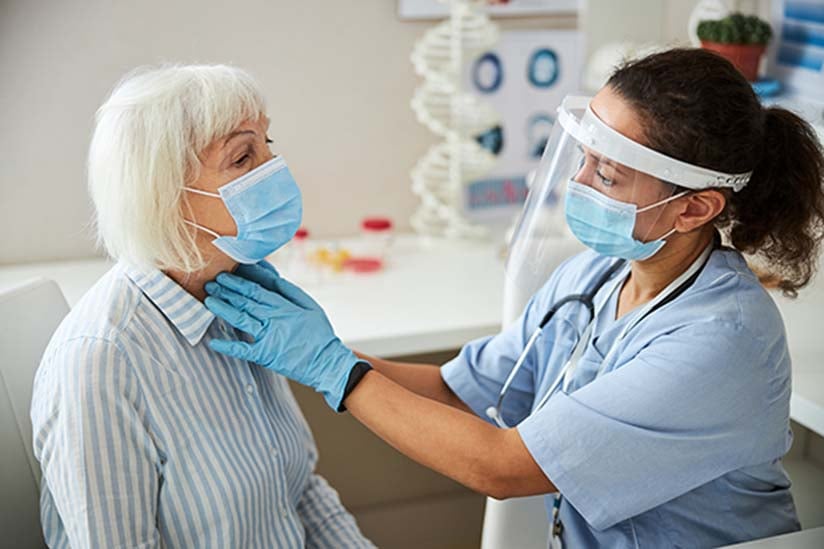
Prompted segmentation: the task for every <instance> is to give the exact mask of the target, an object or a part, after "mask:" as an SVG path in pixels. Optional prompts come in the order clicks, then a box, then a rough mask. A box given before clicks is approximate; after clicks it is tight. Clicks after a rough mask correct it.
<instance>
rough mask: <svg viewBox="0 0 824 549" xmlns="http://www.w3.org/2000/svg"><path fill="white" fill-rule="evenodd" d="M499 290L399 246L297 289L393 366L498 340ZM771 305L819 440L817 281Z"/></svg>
mask: <svg viewBox="0 0 824 549" xmlns="http://www.w3.org/2000/svg"><path fill="white" fill-rule="evenodd" d="M110 267H111V263H110V262H108V261H105V260H102V259H91V260H83V261H65V262H55V263H40V264H30V265H17V266H7V267H0V290H2V289H4V288H7V287H10V286H15V285H17V284H19V283H21V282H23V281H25V280H27V279H31V278H34V277H38V276H42V277H46V278H51V279H54V280H56V281H57V283H58V284H59V285H60V287H61V288H62V290H63V293H64V295H65V296H66V300H67V301H68V302H69V305H73V304H74V303H75V302H77V300H78V299H79V298H80V296H82V295H83V293H84V292H85V291H86V290H87V289H88V288H89V286H91V284H92V283H94V281H95V280H97V278H99V277H100V276H101V275H102V274H103V273H105V272H106V271H107V270H108V269H109V268H110ZM287 274H288V273H287ZM822 276H824V274H822ZM503 282H504V269H503V260H502V259H501V254H500V250H499V249H498V248H497V247H496V246H494V245H492V244H490V243H484V242H471V241H469V242H467V241H464V242H460V243H458V242H451V241H442V240H431V239H419V238H417V237H413V236H401V237H399V238H397V239H396V242H395V245H394V247H393V248H392V251H391V253H390V256H389V260H388V264H387V268H386V269H385V270H384V271H382V272H379V273H374V274H362V275H358V274H352V273H344V274H331V275H330V276H329V277H328V280H325V281H324V282H323V283H322V284H309V285H307V286H306V287H305V289H306V290H307V291H308V292H309V293H311V294H312V295H313V296H314V297H315V299H317V301H318V302H319V303H320V304H321V305H322V306H323V307H324V309H326V312H327V313H328V315H329V318H330V319H331V320H332V323H333V325H334V326H335V330H336V332H337V333H338V335H339V336H340V338H341V339H342V340H343V341H344V342H346V343H347V345H349V346H351V347H352V348H354V349H357V350H360V351H362V352H364V353H368V354H373V355H379V356H399V355H409V354H418V353H428V352H435V351H443V350H450V349H457V348H459V347H461V346H462V345H463V344H464V343H466V342H467V341H469V340H470V339H473V338H476V337H481V336H484V335H488V334H493V333H495V332H497V331H498V330H499V328H500V325H501V319H502V312H501V311H502V302H503ZM776 301H777V302H778V305H779V307H780V308H781V311H782V313H783V315H784V322H785V324H786V327H787V333H788V338H789V343H790V350H791V353H792V357H793V394H792V400H791V413H792V417H793V419H794V420H795V421H797V422H798V423H800V424H802V425H804V426H805V427H807V428H809V429H811V430H813V431H815V432H817V433H819V434H822V435H824V333H822V332H823V331H822V327H824V280H820V281H818V282H816V283H815V284H814V285H813V286H812V287H811V288H807V289H805V290H802V292H801V297H799V298H798V299H797V300H795V301H790V300H787V299H784V298H783V297H780V296H778V295H776Z"/></svg>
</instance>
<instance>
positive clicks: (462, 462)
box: [345, 371, 555, 499]
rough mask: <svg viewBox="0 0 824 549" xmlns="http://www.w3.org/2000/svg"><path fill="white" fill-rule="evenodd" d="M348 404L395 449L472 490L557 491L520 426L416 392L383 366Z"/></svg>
mask: <svg viewBox="0 0 824 549" xmlns="http://www.w3.org/2000/svg"><path fill="white" fill-rule="evenodd" d="M345 405H346V408H347V410H349V413H351V414H352V415H353V416H355V418H357V419H358V421H360V422H361V423H363V424H364V425H366V427H368V428H369V429H370V430H371V431H372V432H373V433H375V434H376V435H378V436H379V437H380V438H382V439H383V440H384V441H386V442H387V443H389V444H390V445H392V446H393V447H395V448H396V449H397V450H399V451H400V452H402V453H403V454H405V455H407V456H409V457H410V458H412V459H414V460H415V461H417V462H418V463H420V464H422V465H424V466H426V467H429V468H430V469H434V470H435V471H438V472H439V473H441V474H443V475H446V476H448V477H450V478H452V479H454V480H456V481H458V482H460V483H461V484H463V485H465V486H467V487H469V488H471V489H472V490H475V491H477V492H480V493H482V494H485V495H488V496H492V497H495V498H499V499H503V498H507V497H515V496H526V495H535V494H545V493H549V492H553V491H555V487H554V486H553V485H552V483H551V482H550V481H549V480H548V479H547V478H546V476H545V475H544V474H543V472H542V471H541V469H540V467H538V465H537V464H536V463H535V460H533V459H532V456H531V455H530V454H529V451H528V450H527V449H526V446H525V445H524V443H523V441H522V440H521V437H520V435H519V434H518V431H517V430H516V429H498V428H497V427H494V426H493V425H491V424H489V423H486V422H485V421H483V420H481V419H479V418H478V417H477V416H475V415H473V414H468V413H466V412H463V411H461V410H458V409H455V408H453V407H450V406H447V405H444V404H442V403H440V402H436V401H435V400H431V399H429V398H425V397H423V396H420V395H417V394H415V393H413V392H411V391H409V390H407V389H405V388H403V387H401V386H400V385H398V384H397V383H395V382H394V381H392V380H391V379H388V378H387V377H385V376H384V375H382V374H381V373H380V372H379V371H371V372H369V373H367V374H366V375H365V376H364V378H363V379H362V380H361V381H360V383H358V385H357V386H356V387H355V389H354V390H353V391H352V393H351V394H350V395H349V397H348V398H347V399H346V401H345Z"/></svg>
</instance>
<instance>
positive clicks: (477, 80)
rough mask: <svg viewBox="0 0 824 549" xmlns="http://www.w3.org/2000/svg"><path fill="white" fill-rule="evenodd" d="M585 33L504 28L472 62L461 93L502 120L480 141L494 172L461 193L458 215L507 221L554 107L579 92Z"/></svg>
mask: <svg viewBox="0 0 824 549" xmlns="http://www.w3.org/2000/svg"><path fill="white" fill-rule="evenodd" d="M582 52H583V36H582V34H581V33H580V32H579V31H576V30H525V31H505V32H503V33H501V40H500V42H499V43H498V44H496V45H495V46H494V47H493V48H491V49H490V50H488V51H485V52H481V53H479V54H478V55H477V56H476V57H475V58H474V59H471V60H470V61H469V63H468V65H467V67H466V70H465V74H464V89H465V90H466V91H468V92H470V93H474V94H476V95H477V96H479V97H480V98H481V99H482V100H483V101H485V102H487V103H489V104H490V105H491V106H492V107H493V108H494V109H495V110H496V111H497V112H498V114H499V115H500V122H499V124H498V125H496V126H495V127H493V128H490V129H489V130H487V131H486V132H484V133H482V134H481V135H478V136H476V140H477V141H478V143H479V144H480V145H481V146H482V147H484V148H486V149H487V150H489V151H490V152H492V153H493V154H495V155H496V157H497V163H496V165H495V167H494V168H493V169H492V171H490V172H489V173H487V174H485V175H484V176H482V177H481V178H480V179H478V180H476V181H471V182H469V183H468V185H467V187H466V189H465V197H464V213H465V214H466V215H467V217H469V218H470V219H472V220H474V221H476V222H482V223H490V224H496V223H498V222H499V221H504V222H508V221H509V220H511V218H512V215H513V213H516V212H517V211H519V210H520V208H521V205H522V204H523V202H524V199H525V198H526V194H527V174H528V173H529V172H530V171H531V170H533V169H535V168H536V167H537V165H538V163H539V161H540V159H541V154H542V153H543V151H544V148H545V147H546V143H547V140H548V139H549V135H550V132H551V131H552V126H553V124H554V123H555V114H556V113H555V110H556V108H557V107H558V106H559V105H560V104H561V101H562V100H563V98H564V97H565V96H566V95H567V94H570V93H574V92H577V91H578V90H579V89H580V81H581V67H582V65H583V55H582Z"/></svg>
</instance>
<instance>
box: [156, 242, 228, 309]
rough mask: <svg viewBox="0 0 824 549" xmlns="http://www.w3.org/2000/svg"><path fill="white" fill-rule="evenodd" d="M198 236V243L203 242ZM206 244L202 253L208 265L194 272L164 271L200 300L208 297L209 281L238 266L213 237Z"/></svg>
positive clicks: (202, 248)
mask: <svg viewBox="0 0 824 549" xmlns="http://www.w3.org/2000/svg"><path fill="white" fill-rule="evenodd" d="M200 240H201V239H200V238H198V244H201V242H200ZM206 244H207V245H206V246H202V247H201V248H200V249H201V253H202V254H203V259H204V260H205V261H206V266H205V267H204V268H203V269H201V270H199V271H195V272H193V273H185V272H183V271H176V270H173V269H170V270H168V271H164V273H165V274H166V276H168V277H169V278H171V279H172V280H174V281H175V282H177V283H178V284H179V285H180V286H181V287H182V288H183V289H184V290H186V291H187V292H189V293H190V294H192V295H193V296H194V297H195V299H197V300H198V301H203V300H205V299H206V290H204V289H203V287H204V286H205V285H206V283H207V282H209V281H211V280H214V279H215V277H216V276H217V275H218V274H220V273H222V272H232V271H234V270H235V267H237V262H236V261H235V260H234V259H232V258H230V257H228V256H226V255H224V254H223V253H221V252H220V251H218V250H217V249H216V248H214V246H213V245H212V243H211V237H210V238H208V239H207V240H206Z"/></svg>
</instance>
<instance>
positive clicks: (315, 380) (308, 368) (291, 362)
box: [205, 266, 363, 411]
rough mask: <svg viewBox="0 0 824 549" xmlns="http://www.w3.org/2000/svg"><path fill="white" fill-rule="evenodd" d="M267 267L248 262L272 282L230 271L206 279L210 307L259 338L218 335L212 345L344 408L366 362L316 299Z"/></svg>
mask: <svg viewBox="0 0 824 549" xmlns="http://www.w3.org/2000/svg"><path fill="white" fill-rule="evenodd" d="M262 268H263V267H260V266H254V268H249V267H246V269H247V270H248V269H251V272H250V273H249V274H250V275H251V276H249V277H248V278H253V279H257V280H258V281H259V282H262V283H264V284H265V285H266V286H267V287H264V286H262V285H261V284H259V283H257V282H253V281H251V280H247V279H246V278H243V277H240V276H237V275H234V274H229V273H221V274H219V275H218V276H217V278H216V279H215V282H209V283H208V284H206V287H205V289H206V292H207V293H208V294H209V297H207V298H206V301H205V305H206V307H207V308H208V309H209V310H210V311H212V312H213V313H214V314H215V315H217V316H219V317H220V318H222V319H224V320H225V321H226V322H228V323H229V324H231V325H232V326H234V327H235V328H238V329H239V330H243V331H244V332H246V333H248V334H250V335H251V336H252V337H253V338H254V342H253V343H247V342H244V341H226V340H221V339H213V340H211V341H210V342H209V346H210V347H211V348H212V349H213V350H215V351H217V352H220V353H224V354H226V355H229V356H233V357H235V358H239V359H241V360H248V361H251V362H256V363H258V364H260V365H262V366H264V367H266V368H268V369H270V370H273V371H275V372H277V373H279V374H281V375H284V376H286V377H288V378H289V379H293V380H295V381H297V382H298V383H302V384H304V385H308V386H309V387H312V388H313V389H315V390H316V391H318V392H319V393H322V394H323V396H324V398H326V402H327V403H328V404H329V406H331V407H332V408H333V409H334V410H338V411H340V410H341V409H342V403H343V399H344V398H345V393H346V388H347V383H348V381H349V375H350V373H351V372H352V369H353V368H354V367H355V365H356V364H358V363H362V362H363V361H362V360H361V359H359V358H358V357H357V356H355V354H354V353H353V352H352V351H351V350H349V348H347V347H346V346H345V345H344V344H343V343H341V341H340V339H338V337H337V336H336V335H335V332H334V330H333V329H332V326H331V324H330V323H329V320H328V319H327V317H326V314H325V313H324V312H323V309H321V307H320V306H319V305H318V304H317V303H316V302H315V300H313V299H312V298H311V297H309V296H308V295H307V294H306V293H304V292H303V290H301V289H300V288H298V287H297V286H295V285H294V284H292V283H290V282H288V281H287V280H284V279H283V278H280V277H279V276H278V275H277V273H276V272H274V270H268V269H267V270H266V271H265V272H264V271H259V269H262ZM241 272H242V271H241Z"/></svg>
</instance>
